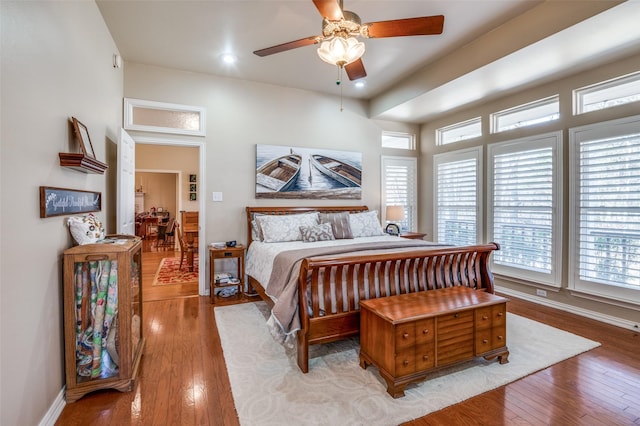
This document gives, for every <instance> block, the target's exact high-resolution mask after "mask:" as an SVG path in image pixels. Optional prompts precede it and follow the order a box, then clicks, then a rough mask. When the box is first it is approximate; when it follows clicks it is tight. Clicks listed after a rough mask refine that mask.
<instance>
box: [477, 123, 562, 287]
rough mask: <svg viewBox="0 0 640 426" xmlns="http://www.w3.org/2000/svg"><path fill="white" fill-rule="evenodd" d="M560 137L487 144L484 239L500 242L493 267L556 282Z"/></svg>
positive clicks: (557, 266)
mask: <svg viewBox="0 0 640 426" xmlns="http://www.w3.org/2000/svg"><path fill="white" fill-rule="evenodd" d="M560 138H561V136H560V134H554V135H546V136H542V137H535V138H527V139H525V140H518V141H512V142H506V143H500V144H494V145H491V146H490V147H489V158H490V159H491V160H490V161H491V171H490V180H491V183H490V191H491V195H490V200H491V208H490V215H489V217H490V223H491V225H490V227H489V239H490V240H491V241H496V242H498V243H499V244H500V250H499V251H497V252H495V253H494V254H493V257H492V261H493V264H494V265H495V266H496V272H501V273H505V274H508V275H517V276H519V277H522V278H529V279H532V280H535V281H538V282H542V283H544V284H548V285H559V284H560V283H559V277H560V273H559V272H560V271H559V269H560V264H559V263H558V261H557V257H556V254H559V253H561V251H559V247H556V242H557V243H558V244H559V241H560V239H559V235H558V233H559V231H558V226H559V223H560V218H559V215H558V214H557V209H556V200H557V195H556V194H557V192H558V190H559V188H558V180H557V179H556V177H555V176H556V173H557V171H556V161H557V156H558V155H561V154H559V153H558V149H557V146H558V144H557V142H558V140H560ZM557 237H558V238H557Z"/></svg>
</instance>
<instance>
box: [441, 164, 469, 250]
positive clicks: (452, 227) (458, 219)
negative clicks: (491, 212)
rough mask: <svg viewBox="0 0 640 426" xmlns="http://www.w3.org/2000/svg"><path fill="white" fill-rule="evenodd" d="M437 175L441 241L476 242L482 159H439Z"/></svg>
mask: <svg viewBox="0 0 640 426" xmlns="http://www.w3.org/2000/svg"><path fill="white" fill-rule="evenodd" d="M441 158H442V157H441ZM435 175H436V176H435V191H436V194H435V198H436V206H437V207H436V213H435V214H436V228H437V241H438V242H441V243H450V244H456V245H472V244H476V243H477V234H478V232H477V231H478V229H477V227H478V191H477V182H478V159H477V158H466V159H462V160H457V161H449V162H447V161H446V160H445V161H442V162H439V161H437V162H436V167H435Z"/></svg>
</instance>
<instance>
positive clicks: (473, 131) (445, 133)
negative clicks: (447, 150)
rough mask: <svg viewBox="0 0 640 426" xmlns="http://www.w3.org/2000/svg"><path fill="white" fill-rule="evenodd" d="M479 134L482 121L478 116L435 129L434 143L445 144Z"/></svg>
mask: <svg viewBox="0 0 640 426" xmlns="http://www.w3.org/2000/svg"><path fill="white" fill-rule="evenodd" d="M479 136H482V121H481V120H480V117H476V118H474V119H472V120H467V121H463V122H461V123H456V124H452V125H451V126H447V127H441V128H439V129H437V130H436V144H437V145H447V144H450V143H454V142H460V141H464V140H467V139H472V138H477V137H479Z"/></svg>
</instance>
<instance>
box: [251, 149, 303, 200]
mask: <svg viewBox="0 0 640 426" xmlns="http://www.w3.org/2000/svg"><path fill="white" fill-rule="evenodd" d="M301 163H302V157H301V156H300V155H298V154H294V153H293V150H292V151H291V154H289V155H283V156H282V157H278V158H276V159H274V160H271V161H269V162H268V163H266V164H264V165H262V166H261V167H260V168H258V169H257V170H256V185H257V186H262V187H263V188H266V189H267V190H270V191H274V192H284V191H288V190H289V189H291V187H293V185H295V183H296V180H297V179H298V176H299V175H300V164H301Z"/></svg>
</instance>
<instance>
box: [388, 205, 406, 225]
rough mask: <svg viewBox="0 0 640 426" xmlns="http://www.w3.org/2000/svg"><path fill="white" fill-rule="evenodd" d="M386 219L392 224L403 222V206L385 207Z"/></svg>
mask: <svg viewBox="0 0 640 426" xmlns="http://www.w3.org/2000/svg"><path fill="white" fill-rule="evenodd" d="M386 219H387V220H388V221H393V222H397V221H401V220H404V206H387V214H386Z"/></svg>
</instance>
